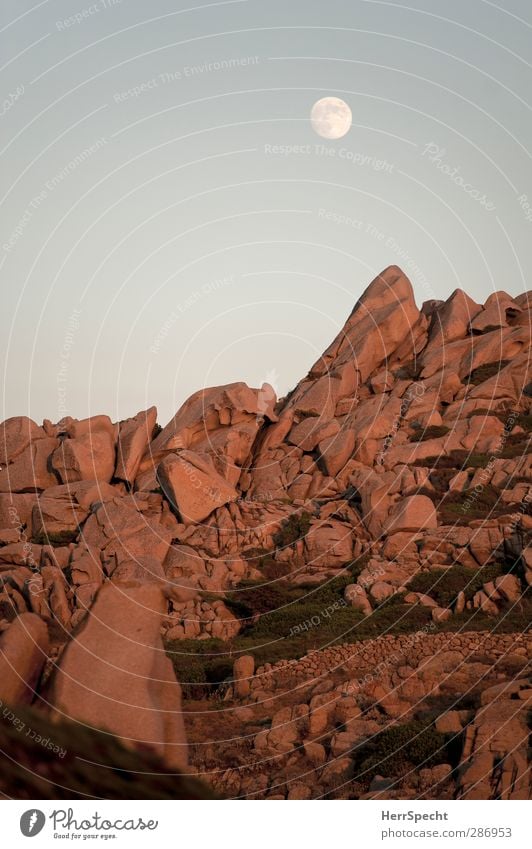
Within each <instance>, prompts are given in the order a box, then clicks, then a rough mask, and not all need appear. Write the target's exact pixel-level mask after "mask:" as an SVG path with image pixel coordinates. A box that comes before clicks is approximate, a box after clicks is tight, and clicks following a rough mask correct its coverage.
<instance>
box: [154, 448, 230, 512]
mask: <svg viewBox="0 0 532 849" xmlns="http://www.w3.org/2000/svg"><path fill="white" fill-rule="evenodd" d="M157 478H158V480H159V482H160V484H161V487H162V490H163V492H164V494H165V495H166V497H167V498H168V500H169V502H170V504H171V505H172V507H173V508H174V509H175V510H176V511H178V513H179V517H180V519H181V521H182V522H183V523H184V524H185V525H190V524H195V523H197V522H202V521H203V520H204V519H206V518H207V517H208V516H210V514H211V513H212V512H213V511H214V510H216V509H217V508H218V507H221V506H222V505H224V504H228V503H229V502H230V501H235V500H236V499H237V497H238V493H237V491H236V490H235V489H234V487H232V486H231V485H230V484H229V483H227V481H226V480H225V478H223V477H222V476H221V475H220V474H218V472H217V471H216V469H215V467H214V464H213V462H212V460H211V458H210V457H209V456H208V455H207V454H196V453H195V452H194V451H180V453H179V454H169V455H168V456H167V457H165V458H164V460H163V461H162V462H161V463H160V465H159V467H158V469H157Z"/></svg>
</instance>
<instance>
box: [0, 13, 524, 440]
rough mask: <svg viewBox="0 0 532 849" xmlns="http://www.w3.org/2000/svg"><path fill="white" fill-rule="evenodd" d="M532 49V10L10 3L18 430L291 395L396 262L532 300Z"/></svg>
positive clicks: (6, 155)
mask: <svg viewBox="0 0 532 849" xmlns="http://www.w3.org/2000/svg"><path fill="white" fill-rule="evenodd" d="M531 45H532V8H531V7H530V4H529V3H528V2H526V0H500V2H498V3H496V2H488V0H468V2H467V3H464V2H463V0H460V2H458V0H445V2H444V0H428V2H427V0H410V2H405V3H400V2H396V0H349V2H348V0H323V2H315V0H268V2H265V0H228V2H211V3H206V2H198V1H197V0H180V2H177V3H176V2H173V1H172V0H150V2H149V3H147V2H142V0H121V2H118V0H114V2H113V0H95V2H93V3H90V2H86V3H84V2H83V0H80V2H78V0H40V2H39V0H33V2H29V0H2V4H1V7H0V81H1V101H2V102H1V105H0V113H1V114H0V162H1V186H0V204H1V213H0V214H1V238H0V280H1V287H2V309H1V313H0V322H1V327H0V346H1V347H0V350H1V357H2V362H3V365H4V392H3V396H2V411H1V413H0V414H1V417H2V418H6V417H8V416H13V415H23V414H25V415H30V416H31V417H32V418H34V419H36V420H37V421H40V420H42V418H43V417H47V418H50V419H52V420H53V421H57V420H58V419H60V418H61V417H62V416H63V415H66V414H68V415H73V416H76V417H79V418H81V417H84V416H86V415H92V414H96V413H102V412H105V413H108V414H109V415H111V416H112V417H113V419H122V418H125V417H127V416H129V415H133V414H135V413H136V412H137V411H138V410H141V409H145V408H146V407H147V406H149V405H151V404H156V405H157V406H158V408H159V420H160V422H161V423H162V424H164V423H166V421H167V420H168V419H169V418H170V417H171V416H172V415H173V413H174V412H175V411H176V409H177V408H178V407H179V406H180V404H181V403H182V402H183V401H184V400H185V399H186V398H187V397H188V396H189V395H190V394H191V393H192V392H194V391H195V390H196V389H198V388H201V387H203V386H210V385H217V384H222V383H229V382H233V381H237V380H244V381H246V382H247V383H249V384H250V385H253V386H257V385H260V384H261V383H262V382H263V381H264V380H269V381H270V382H272V383H274V385H275V386H276V388H277V390H278V392H279V394H284V393H286V392H287V391H288V390H289V389H290V388H291V387H292V386H293V385H294V384H295V383H296V382H297V381H298V380H299V379H300V378H301V377H302V376H304V374H305V373H306V372H307V370H308V368H309V367H310V366H311V365H312V363H313V362H314V361H315V360H316V358H317V357H318V356H319V355H320V353H321V352H322V351H323V350H324V349H325V348H326V347H327V345H328V344H329V342H330V340H331V339H332V338H333V337H334V335H335V334H336V333H337V332H338V330H339V329H340V328H341V326H342V325H343V323H344V321H345V319H346V318H347V316H348V315H349V313H350V311H351V309H352V307H353V305H354V303H355V301H356V300H357V298H358V297H359V295H360V294H361V292H362V291H363V289H364V288H365V286H366V285H367V284H368V283H369V282H370V280H371V279H372V278H373V277H374V276H375V275H376V274H377V273H378V272H379V271H380V270H382V269H383V268H384V267H385V266H387V265H389V264H391V263H397V264H399V265H401V266H402V267H403V268H404V270H405V271H406V272H407V273H408V274H409V276H410V278H411V280H412V283H413V285H414V289H415V293H416V298H417V300H418V303H419V304H421V303H422V302H423V301H424V300H427V299H429V298H446V297H448V296H449V295H450V294H451V292H452V291H453V290H454V289H455V288H457V287H460V288H463V289H465V290H466V291H467V292H468V293H469V294H470V295H471V296H472V297H473V298H474V299H476V300H477V301H479V302H484V301H485V300H486V298H487V297H488V295H489V294H490V292H492V291H494V290H498V289H503V290H506V291H507V292H509V293H510V294H513V295H517V294H518V293H520V292H522V291H525V290H526V289H527V288H531V287H530V283H529V282H528V281H529V279H530V268H531V244H532V181H531V175H532V168H531V153H530V152H529V148H530V138H531V137H532V114H531V108H532V105H531V103H530V92H531V91H532V70H531V64H530V63H531V62H532V47H531ZM326 95H332V96H336V97H341V98H343V99H344V100H345V101H346V102H347V103H348V104H349V106H350V108H351V110H352V113H353V125H352V128H351V130H350V132H349V133H348V135H346V136H345V137H344V138H342V139H339V140H337V141H325V140H321V139H320V138H319V137H318V136H317V135H316V134H315V133H314V131H313V130H312V127H311V125H310V122H309V113H310V110H311V107H312V105H313V103H314V102H315V101H316V100H317V99H319V98H321V97H324V96H326ZM527 204H530V206H527Z"/></svg>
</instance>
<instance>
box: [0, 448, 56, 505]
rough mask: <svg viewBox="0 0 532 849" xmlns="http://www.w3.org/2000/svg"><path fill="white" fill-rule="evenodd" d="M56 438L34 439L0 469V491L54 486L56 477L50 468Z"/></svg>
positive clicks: (29, 489) (28, 490)
mask: <svg viewBox="0 0 532 849" xmlns="http://www.w3.org/2000/svg"><path fill="white" fill-rule="evenodd" d="M57 444H58V443H57V440H56V439H49V438H48V437H46V436H43V437H42V438H39V439H35V440H33V441H32V442H31V444H29V445H28V446H27V447H26V448H24V450H23V451H22V453H20V454H18V455H17V456H16V458H15V459H14V460H13V462H12V463H10V464H9V465H8V466H5V467H3V468H2V469H1V470H0V492H10V493H14V492H36V491H40V490H43V489H47V488H48V487H49V486H54V485H55V484H56V483H57V477H56V476H55V475H54V473H53V471H52V470H51V468H50V457H51V455H52V453H53V452H54V450H55V449H56V447H57Z"/></svg>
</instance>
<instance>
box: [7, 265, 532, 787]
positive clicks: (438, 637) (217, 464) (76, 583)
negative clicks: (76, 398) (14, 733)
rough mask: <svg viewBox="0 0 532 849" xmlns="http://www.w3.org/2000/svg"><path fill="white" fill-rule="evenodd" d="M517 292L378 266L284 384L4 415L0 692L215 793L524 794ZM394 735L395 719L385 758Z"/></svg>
mask: <svg viewBox="0 0 532 849" xmlns="http://www.w3.org/2000/svg"><path fill="white" fill-rule="evenodd" d="M531 307H532V296H531V293H524V294H522V295H519V296H518V297H515V298H512V297H510V296H509V295H508V294H506V293H505V292H494V293H492V294H491V295H490V296H489V298H488V299H487V300H486V302H485V303H484V304H478V303H476V302H474V301H473V300H472V299H471V298H469V297H468V295H466V294H465V292H462V291H461V290H456V291H455V292H453V293H452V294H451V296H450V297H449V298H448V299H447V300H446V301H428V302H426V303H424V304H423V305H422V307H421V308H418V306H417V305H416V302H415V299H414V293H413V290H412V286H411V284H410V281H409V280H408V278H407V277H406V276H405V275H404V274H403V272H402V271H401V270H400V269H399V268H397V267H395V266H392V267H390V268H387V269H386V270H385V271H383V272H382V273H381V274H380V275H379V276H378V277H377V278H376V279H375V280H374V281H373V282H372V283H371V284H370V285H369V287H368V288H367V289H366V291H365V292H364V294H363V295H362V296H361V297H360V299H359V300H358V302H357V303H356V304H355V307H354V309H353V311H352V313H351V315H350V316H349V318H348V319H347V321H346V323H345V325H344V327H343V328H342V329H341V330H340V332H339V333H338V335H337V337H336V338H335V339H334V341H333V342H332V343H331V345H330V346H329V347H328V348H327V350H326V351H325V352H324V353H323V355H322V356H321V357H320V358H319V359H318V360H317V362H316V363H314V365H312V367H311V368H310V370H309V372H308V374H307V375H306V376H305V377H304V378H303V379H302V380H301V381H300V382H299V383H298V384H297V386H296V387H295V388H294V389H293V391H292V392H290V393H289V395H288V396H287V397H286V398H281V399H277V398H276V396H275V392H274V391H273V389H272V387H271V386H269V385H268V384H264V385H263V386H262V387H260V388H256V389H253V388H250V387H248V386H247V385H246V384H244V383H233V384H230V385H227V386H220V387H214V388H209V389H204V390H201V391H199V392H196V393H195V394H194V395H193V396H192V397H191V398H189V399H188V401H186V403H185V404H184V405H183V406H182V407H181V409H180V410H179V411H178V412H177V413H176V415H175V416H174V417H173V419H172V420H171V421H170V422H169V423H168V424H167V425H166V426H165V427H164V428H161V427H160V426H159V425H158V424H157V410H156V408H155V407H151V408H150V409H148V410H146V411H141V412H139V413H137V414H136V415H135V416H134V417H132V418H130V419H127V420H125V421H120V422H113V421H112V420H111V419H110V418H109V417H108V416H106V415H94V416H91V417H90V418H87V419H83V420H76V419H73V418H70V417H67V418H64V419H62V420H61V421H59V422H57V423H55V424H54V423H52V422H51V421H49V420H45V421H44V422H43V423H42V425H39V424H37V423H35V422H34V421H32V420H31V419H29V418H27V417H25V416H20V417H14V418H10V419H8V420H6V421H5V422H3V423H2V424H0V700H1V702H2V703H3V704H8V705H11V706H15V707H16V706H17V705H20V706H28V705H29V706H32V708H33V709H35V710H37V711H39V712H41V713H42V714H43V716H46V719H47V721H50V722H51V723H52V724H58V723H61V722H64V721H66V720H69V721H73V722H77V723H80V724H82V725H84V726H87V727H90V728H93V729H100V730H101V731H102V732H104V733H108V734H113V735H116V736H118V737H119V738H120V739H121V740H122V742H123V744H124V745H125V746H126V747H127V748H128V749H132V750H137V751H139V750H145V749H149V750H150V751H151V752H153V754H154V755H155V756H156V757H157V758H159V759H160V762H161V764H164V766H165V769H179V770H185V771H186V770H187V769H190V771H191V772H196V771H199V772H200V773H201V774H202V775H203V776H205V777H206V778H207V780H208V781H209V782H210V783H211V784H213V786H214V787H215V789H216V791H217V792H219V793H222V794H223V795H228V796H257V797H259V798H310V797H313V796H319V795H328V794H329V795H331V794H332V795H333V796H335V797H342V794H343V795H346V794H347V798H359V797H362V796H365V797H367V796H368V794H369V795H372V796H379V798H402V797H406V798H413V797H415V796H416V795H422V796H424V797H425V798H438V794H439V793H440V792H441V793H442V794H444V795H445V794H446V795H445V798H448V797H450V796H453V795H454V796H457V797H460V798H492V797H497V796H500V795H502V796H503V797H507V798H526V797H527V795H528V793H529V787H528V784H527V778H526V775H527V772H526V744H525V742H524V741H525V738H526V733H525V732H526V729H527V727H528V726H527V722H528V714H527V710H529V708H530V694H531V692H532V691H531V690H530V686H529V684H527V683H526V673H527V672H528V671H529V670H528V668H527V663H528V660H529V658H530V654H529V649H530V644H529V642H527V641H524V642H521V641H520V638H521V632H522V631H523V630H524V627H523V625H522V623H523V619H524V617H526V614H527V612H529V611H530V589H529V588H530V586H531V585H532V552H531V549H530V534H531V529H532V518H531V516H530V509H529V508H530V502H531V501H532V475H531V468H532V452H531V440H530V433H531V430H532V410H531V406H532V377H531V367H530V358H531V344H530V343H531V330H532V319H531V312H530V308H531ZM326 592H328V593H329V595H328V596H327V600H326V601H324V602H320V601H319V599H324V598H325V596H326ZM320 605H321V607H320ZM285 609H286V611H287V612H286V616H285V618H284V619H283V617H282V616H281V614H280V612H279V611H281V610H285ZM298 611H300V613H299V614H298ZM390 611H391V612H390ZM393 611H395V612H396V613H397V614H400V615H397V616H396V617H395V618H393V617H392V618H390V617H391V614H392V613H393ZM274 614H275V616H276V617H277V618H275V616H274ZM298 616H299V618H298ZM392 619H393V621H392ZM285 621H286V622H287V623H288V625H287V626H286V629H285V630H284V631H283V630H282V628H283V627H284V626H283V624H282V623H283V622H285ZM268 622H274V623H278V624H277V625H275V624H274V625H272V626H271V627H272V628H274V629H275V628H280V629H281V630H280V631H279V632H276V633H277V642H280V643H282V645H281V646H280V647H279V646H276V648H275V651H274V650H273V649H272V652H271V657H268V649H267V645H266V643H267V641H266V643H265V638H264V634H265V633H266V631H265V629H266V626H267V624H268ZM279 623H280V624H279ZM309 623H310V624H309ZM335 623H338V625H337V631H334V628H335ZM346 623H347V624H346ZM401 623H402V624H401ZM409 623H410V624H409ZM416 623H417V625H416ZM490 623H492V624H493V630H494V632H496V633H495V634H494V635H492V636H491V637H490V631H491V630H492V628H491V624H490ZM325 626H327V628H325ZM261 628H262V631H261ZM420 628H421V629H423V628H424V629H425V631H424V632H423V633H424V634H425V637H424V638H423V641H422V642H423V646H424V649H425V648H426V652H425V651H424V652H420V650H418V651H417V654H416V651H414V649H413V648H412V646H409V647H408V648H405V646H404V645H401V646H399V647H398V648H397V647H396V648H397V652H396V653H398V654H399V656H400V659H399V660H397V661H395V662H394V664H393V668H392V667H388V666H386V668H385V669H383V670H382V674H380V675H379V676H377V678H376V679H374V680H372V681H370V682H369V683H368V682H366V683H365V684H364V683H362V684H360V683H358V684H356V686H355V685H354V684H353V682H354V681H358V682H360V679H361V677H362V678H363V675H362V672H363V671H364V670H365V668H366V667H371V666H372V664H373V663H379V662H380V663H383V662H384V661H383V660H382V658H384V659H385V658H386V657H387V655H386V652H384V654H382V652H380V648H379V651H377V654H376V655H375V656H373V655H371V651H372V649H371V644H373V643H375V642H376V641H377V640H381V641H386V640H388V639H390V640H405V639H407V638H408V636H409V634H410V632H412V633H417V632H418V631H419V630H420ZM431 629H432V630H433V631H434V633H431V632H430V631H431ZM446 631H449V633H454V632H460V633H462V632H463V633H465V634H466V635H467V636H466V637H464V638H463V640H462V642H460V640H459V637H452V640H455V641H456V640H458V642H456V644H454V643H453V644H452V646H450V645H448V644H447V643H448V640H447V643H446V642H445V640H444V641H443V642H442V639H443V636H444V635H445V633H446ZM473 632H478V633H476V636H475V637H473V636H472V634H473ZM502 632H504V633H502ZM304 633H306V634H307V635H308V634H311V635H312V633H314V635H315V638H316V642H315V644H312V645H311V643H310V642H309V641H308V640H307V642H304V641H302V639H303V638H302V634H304ZM255 635H256V644H255V643H254V642H253V639H254V636H255ZM478 635H481V636H478ZM477 637H478V639H477ZM481 637H482V639H481ZM270 638H271V634H270V635H269V636H268V639H270ZM305 639H307V638H306V637H305ZM449 639H451V638H449ZM452 640H451V642H452ZM475 640H477V643H475V645H474V646H473V643H474V641H475ZM489 640H491V642H489ZM212 641H215V642H212ZM273 642H275V640H273ZM481 643H482V645H484V648H481V647H480V644H481ZM333 644H334V646H333ZM355 644H356V645H366V644H367V646H368V648H367V651H366V650H365V651H366V660H365V661H364V663H361V664H360V663H359V664H358V666H357V665H356V664H355V666H353V646H354V645H355ZM180 645H183V647H184V649H183V651H184V653H185V654H188V655H192V656H193V657H194V658H195V660H194V663H195V666H194V667H193V670H192V671H193V672H194V675H196V676H197V675H198V674H199V673H198V669H199V668H200V667H201V674H199V677H200V679H201V681H200V683H201V682H203V684H204V686H205V689H204V692H203V698H202V700H201V704H202V708H201V711H199V713H198V715H197V716H196V715H195V703H196V700H197V694H196V695H194V694H192V690H191V687H190V685H191V683H193V682H194V681H195V680H196V678H194V677H191V678H187V677H186V676H187V675H188V672H187V669H188V667H186V665H183V663H182V662H181V660H182V659H181V660H179V659H178V660H177V661H176V659H175V654H176V652H177V653H178V652H179V646H180ZM265 645H266V647H265ZM382 645H384V643H382ZM209 646H212V648H213V653H214V654H215V655H216V656H220V657H221V656H224V657H230V658H231V661H230V666H231V667H232V666H233V661H236V662H235V663H234V668H232V669H231V671H230V675H229V680H226V681H225V682H223V677H224V676H225V678H227V674H226V673H227V671H226V673H224V675H222V679H221V680H222V682H223V683H220V678H219V677H218V678H216V675H215V674H214V673H212V674H211V673H209V675H210V677H209V675H207V674H206V675H205V677H204V672H205V669H206V668H207V667H206V662H205V663H204V661H206V657H207V655H208V652H205V651H204V650H203V649H204V648H205V647H209ZM331 646H333V647H331ZM379 646H381V643H379ZM486 646H487V647H486ZM224 647H225V648H224ZM389 647H390V646H388V648H389ZM309 648H311V649H312V652H311V653H309V652H308V649H309ZM429 649H430V650H429ZM283 651H284V655H283ZM167 652H169V655H167ZM235 652H236V653H235ZM280 652H281V654H280ZM331 652H336V654H330V653H331ZM379 652H380V653H379ZM482 652H483V654H482ZM392 653H393V652H392ZM451 655H453V656H451ZM429 656H430V658H431V661H430V662H431V663H432V664H433V665H432V666H430V663H428V661H427V657H429ZM170 657H172V660H173V661H174V662H173V663H172V660H170V659H169V658H170ZM202 658H203V660H202ZM308 658H310V659H311V660H309V661H308V663H307V659H308ZM372 658H373V659H372ZM379 658H381V660H379ZM508 658H510V660H508ZM202 663H203V666H202ZM302 664H303V666H302ZM305 664H307V666H305ZM427 664H428V665H427ZM438 664H439V665H438ZM480 667H485V669H484V671H483V670H482V669H481V668H480ZM183 669H184V670H185V672H183V671H180V670H183ZM302 669H303V670H304V674H303V673H302ZM176 671H177V677H176ZM355 673H356V674H355ZM183 676H185V677H184V678H183ZM442 676H443V678H444V679H445V680H446V677H449V678H450V680H451V684H449V685H448V686H447V687H445V686H443V689H442ZM483 676H484V677H483ZM178 677H179V678H181V683H182V684H183V686H184V694H185V696H186V699H185V700H184V698H183V692H182V689H181V685H180V682H179V681H178ZM300 685H301V694H300V696H301V698H300V697H299V695H298V697H297V698H296V697H295V695H294V694H293V692H292V691H293V689H294V687H298V686H300ZM471 688H473V689H474V691H475V694H476V696H475V698H476V701H474V702H472V701H469V702H468V701H467V698H466V694H467V693H468V692H469V690H470V689H471ZM291 693H292V695H290V694H291ZM436 696H438V698H440V701H441V705H440V707H441V711H440V713H439V714H438V717H437V718H436V719H434V717H432V718H431V719H430V722H429V719H428V718H424V716H421V717H420V715H419V714H420V711H421V713H423V711H422V708H423V705H424V704H427V703H428V700H430V699H433V700H434V698H435V697H436ZM477 696H478V698H477ZM444 697H445V698H444ZM220 698H223V699H225V700H226V702H227V705H226V710H227V712H228V717H227V721H226V719H225V718H224V719H223V720H222V721H221V722H220V723H218V719H217V714H218V713H220V711H219V709H216V708H217V707H218V708H219V700H220ZM445 699H447V702H448V703H445V704H444V701H445ZM452 699H455V701H456V702H457V703H458V706H457V707H456V706H455V707H453V706H452V704H451V702H452ZM274 702H275V703H276V704H275V709H274ZM268 705H269V707H268ZM517 708H518V710H517ZM224 712H225V711H224ZM229 716H230V719H229ZM427 717H428V715H427ZM217 723H218V726H219V730H220V733H221V732H222V731H223V733H224V734H225V738H224V740H225V742H224V743H223V744H221V743H216V740H221V739H222V738H221V737H220V736H218V737H217V736H216V731H215V727H216V726H217ZM415 723H421V725H419V726H416V724H415ZM423 723H425V725H423ZM405 725H408V728H409V729H410V730H411V731H412V738H411V740H410V738H408V733H410V732H408V733H407V732H406V731H403V732H401V731H400V729H401V728H404V726H405ZM416 728H417V729H418V731H419V734H421V735H422V736H423V735H425V736H423V740H424V741H425V742H426V746H425V749H426V750H427V751H429V750H430V752H431V754H430V756H429V755H427V758H426V760H427V763H426V765H423V764H424V762H423V760H422V759H421V761H420V760H419V759H418V761H416V760H415V757H416V754H415V753H416V751H417V750H416V747H415V746H414V743H413V742H412V741H413V740H414V738H415V737H416V733H417V732H416ZM394 729H395V731H394ZM412 729H413V730H412ZM394 733H397V734H399V737H398V738H397V739H399V738H400V739H403V738H404V739H403V743H404V740H405V739H407V738H408V739H409V740H410V743H408V744H405V745H406V753H407V754H406V755H405V758H404V759H403V760H402V761H401V762H400V763H394V764H393V765H390V763H387V759H386V758H385V757H384V758H383V756H382V753H383V751H384V749H383V746H384V743H382V744H381V743H380V742H379V741H380V740H384V741H386V740H388V744H387V745H393V743H390V741H391V740H393V739H394V738H393V734H394ZM401 733H403V737H400V735H401ZM383 734H384V735H386V734H387V735H388V737H386V736H384V737H383V736H382V735H383ZM405 734H406V735H407V736H406V737H404V735H405ZM426 735H432V736H431V737H430V740H428V737H426ZM438 735H439V736H438ZM445 735H447V736H445ZM449 735H450V736H449ZM453 735H454V736H453ZM187 736H188V738H189V740H188V743H187ZM451 737H452V738H453V740H455V742H454V743H452V742H450V741H451ZM444 738H445V746H446V747H447V748H448V749H449V752H450V754H445V755H444V756H440V755H437V754H435V753H434V752H432V749H431V748H430V746H431V745H432V743H431V741H432V742H434V740H440V741H441V740H443V739H444ZM511 739H512V740H515V746H513V747H512V746H511V745H510V742H511ZM228 740H229V742H227V741H228ZM427 741H428V742H427ZM189 744H192V745H191V746H190V745H189ZM442 745H443V743H442ZM360 747H362V748H364V747H365V748H364V752H365V761H361V759H360V756H359V753H357V750H358V749H359V748H360ZM419 748H420V747H418V749H419ZM440 748H441V747H440ZM451 750H452V751H451ZM446 751H447V749H446ZM379 757H380V758H381V761H383V763H382V765H381V766H380V767H379V768H377V766H378V764H379V763H381V762H380V761H379V760H378V759H379ZM453 758H454V759H455V760H456V763H455V762H453ZM366 761H367V763H366ZM236 762H239V763H242V765H243V769H242V770H241V771H239V770H238V769H234V768H233V767H232V766H231V764H233V763H236ZM420 764H421V767H422V769H421V772H422V773H423V776H421V773H420V772H419V770H417V772H416V773H415V776H414V777H415V779H416V780H414V777H412V776H413V775H414V768H415V767H419V766H420ZM244 767H245V769H244ZM248 769H249V776H248V777H246V776H247V773H246V770H248ZM366 774H367V776H368V779H367V781H365V780H364V779H361V778H360V776H361V775H366ZM309 776H311V778H309ZM409 776H410V777H409ZM253 781H255V785H254V784H253ZM416 782H417V783H416ZM346 788H347V790H346Z"/></svg>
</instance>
